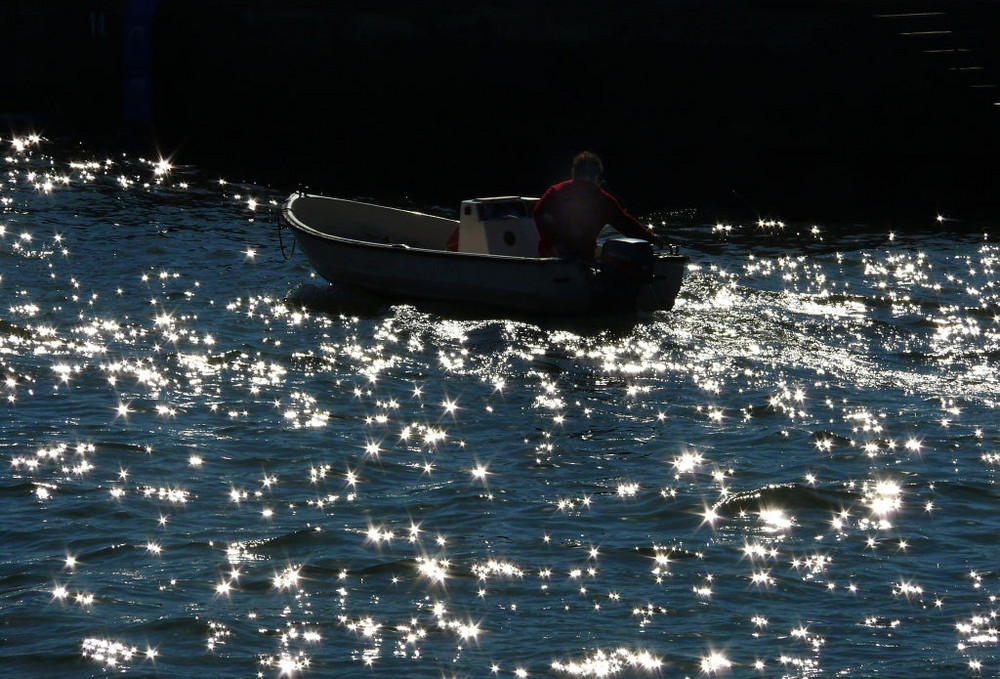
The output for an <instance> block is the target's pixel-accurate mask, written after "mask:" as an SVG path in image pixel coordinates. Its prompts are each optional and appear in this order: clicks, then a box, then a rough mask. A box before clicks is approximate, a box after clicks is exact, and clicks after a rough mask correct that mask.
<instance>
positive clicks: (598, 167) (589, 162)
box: [573, 151, 604, 181]
mask: <svg viewBox="0 0 1000 679" xmlns="http://www.w3.org/2000/svg"><path fill="white" fill-rule="evenodd" d="M602 174H604V163H602V162H601V159H600V158H599V157H598V156H597V154H596V153H593V152H591V151H583V152H582V153H578V154H577V156H576V158H574V159H573V179H593V180H594V181H597V180H598V179H600V178H601V175H602Z"/></svg>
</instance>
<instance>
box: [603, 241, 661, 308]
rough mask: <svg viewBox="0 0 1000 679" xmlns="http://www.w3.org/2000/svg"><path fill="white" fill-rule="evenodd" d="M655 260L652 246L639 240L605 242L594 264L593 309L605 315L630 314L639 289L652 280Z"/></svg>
mask: <svg viewBox="0 0 1000 679" xmlns="http://www.w3.org/2000/svg"><path fill="white" fill-rule="evenodd" d="M655 260H656V255H655V254H654V253H653V246H652V245H651V244H649V243H647V242H646V241H644V240H642V239H640V238H611V239H608V240H606V241H604V244H603V245H602V246H601V254H600V257H599V258H598V260H597V283H598V284H597V286H596V288H595V290H594V307H595V308H596V309H598V310H599V311H602V312H605V313H607V312H610V313H621V312H626V311H633V310H634V309H635V307H636V299H637V297H638V294H639V289H640V288H641V287H642V286H643V285H648V284H649V282H650V281H652V280H653V269H654V265H655Z"/></svg>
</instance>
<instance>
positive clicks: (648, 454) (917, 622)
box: [0, 138, 1000, 677]
mask: <svg viewBox="0 0 1000 679" xmlns="http://www.w3.org/2000/svg"><path fill="white" fill-rule="evenodd" d="M0 147H2V150H3V155H4V156H5V158H6V160H5V165H6V167H5V173H4V175H3V176H2V178H0V200H2V210H3V214H2V218H0V233H2V236H0V372H2V374H0V379H2V385H0V396H2V397H3V399H2V403H3V405H2V406H0V407H2V409H3V413H2V420H0V421H2V424H0V455H2V460H3V462H2V466H0V469H2V474H0V511H2V516H3V517H4V518H3V523H2V526H0V674H2V675H3V676H12V677H20V676H25V677H30V676H60V677H91V676H95V677H96V676H109V675H114V674H118V673H127V674H129V675H131V676H140V677H153V676H176V677H192V676H205V677H209V676H212V677H216V676H218V677H258V676H261V677H278V676H295V677H298V676H305V677H308V676H315V677H333V676H361V677H367V676H383V677H390V676H391V677H397V676H406V677H453V676H454V677H489V676H497V677H538V676H554V677H572V676H585V677H587V676H589V677H601V676H639V677H643V676H664V677H684V676H692V677H694V676H716V675H725V676H734V677H812V676H841V675H842V676H856V677H867V676H883V677H911V676H930V675H935V676H977V675H983V676H993V675H996V674H997V672H998V671H1000V654H998V650H997V643H998V632H997V620H996V616H997V611H998V610H1000V605H998V602H997V600H996V595H997V592H998V589H1000V573H998V570H997V569H998V567H1000V563H998V558H997V549H996V546H995V543H996V540H997V537H998V535H1000V518H998V517H997V508H998V506H1000V492H998V488H997V477H998V474H1000V432H998V427H997V399H998V387H1000V384H998V382H1000V380H998V375H997V362H998V355H1000V354H998V352H1000V324H998V312H1000V304H998V290H997V275H996V269H995V267H996V266H997V264H998V258H1000V248H998V246H997V244H996V241H995V240H994V238H995V234H996V226H997V225H995V224H993V225H990V224H986V225H982V228H979V227H977V228H965V229H963V230H961V231H957V230H954V229H951V230H949V229H948V226H949V225H948V224H947V223H945V225H944V226H943V227H938V228H935V229H924V230H918V229H914V228H912V225H907V224H899V225H896V226H895V227H893V226H865V225H839V226H838V225H826V224H822V223H819V224H816V225H813V224H807V225H782V224H780V223H767V222H765V223H761V224H758V223H755V222H751V221H747V222H745V223H733V224H729V225H715V224H710V223H705V221H706V220H705V218H703V217H702V216H700V215H698V214H690V213H665V214H664V215H654V216H648V217H649V219H650V220H651V221H653V223H654V224H656V225H657V227H656V228H657V229H658V230H660V231H661V232H662V233H665V234H669V236H670V237H671V238H672V239H673V240H675V241H678V242H680V243H681V244H682V246H683V248H684V251H685V252H687V253H688V254H690V255H691V256H692V265H691V268H690V270H689V272H688V276H687V278H686V281H685V285H684V287H683V289H682V291H681V296H680V297H679V300H678V304H677V307H676V308H675V310H674V311H673V312H671V313H656V314H653V315H649V316H642V317H638V318H635V319H630V320H621V319H618V320H615V321H614V322H613V323H601V322H588V321H567V322H559V323H556V322H548V321H545V320H544V319H543V320H538V319H536V320H530V319H528V320H525V319H504V318H492V317H489V316H487V315H477V314H476V312H474V311H473V312H470V311H469V310H467V309H447V308H440V307H437V308H423V307H414V306H410V305H393V304H391V303H388V302H386V301H385V300H379V299H375V298H358V297H356V296H352V295H350V294H349V293H346V292H344V291H334V292H332V293H331V292H330V291H327V290H325V286H324V285H323V284H322V283H321V281H319V280H317V279H315V278H313V277H312V274H311V270H310V268H309V266H308V264H307V263H306V262H305V260H304V259H303V258H302V256H301V255H300V254H296V255H295V256H294V257H293V258H292V259H291V260H290V261H285V260H284V259H283V257H282V255H281V251H280V248H279V246H278V239H277V223H278V205H279V204H280V201H281V200H282V199H283V197H284V196H282V195H280V194H278V193H276V192H274V191H271V190H268V189H266V188H262V187H260V186H254V185H244V184H238V183H232V182H226V181H225V180H220V178H219V177H215V176H209V175H207V174H206V173H202V172H199V171H198V170H197V169H196V168H185V167H174V168H167V167H165V166H158V165H157V164H156V163H155V162H150V161H146V160H143V159H140V158H136V157H130V156H125V155H121V154H112V155H104V154H96V153H94V152H91V151H88V150H87V149H85V148H82V147H69V148H67V147H60V146H55V145H51V144H47V143H44V142H43V143H33V142H31V141H30V140H26V141H16V142H15V141H12V140H11V139H9V138H5V139H3V140H2V142H0ZM525 192H527V193H531V191H530V190H527V189H526V191H525ZM458 198H460V197H457V198H456V201H457V199H458ZM286 236H287V233H286Z"/></svg>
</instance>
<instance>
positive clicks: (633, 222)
mask: <svg viewBox="0 0 1000 679" xmlns="http://www.w3.org/2000/svg"><path fill="white" fill-rule="evenodd" d="M604 195H606V196H607V197H608V200H609V201H611V209H609V211H608V212H609V214H608V224H610V225H611V226H612V227H613V228H614V229H615V230H616V231H618V233H620V234H622V235H623V236H628V237H630V238H641V239H643V240H645V241H649V242H650V243H652V244H653V245H655V246H657V247H660V248H662V247H663V246H664V245H665V243H664V242H663V239H662V238H660V237H659V236H657V235H656V234H655V233H653V232H652V231H651V230H650V229H649V228H648V227H647V226H645V225H643V224H642V223H641V222H640V221H639V220H638V219H636V218H635V217H633V216H632V215H630V214H629V213H628V212H626V211H625V208H623V207H622V206H621V203H619V202H618V199H616V198H615V197H614V196H612V195H611V194H610V193H608V192H607V191H605V192H604Z"/></svg>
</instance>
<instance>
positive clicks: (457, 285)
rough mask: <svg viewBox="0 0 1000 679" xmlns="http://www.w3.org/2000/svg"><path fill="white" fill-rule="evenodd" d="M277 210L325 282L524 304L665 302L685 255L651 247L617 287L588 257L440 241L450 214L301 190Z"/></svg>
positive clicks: (620, 307)
mask: <svg viewBox="0 0 1000 679" xmlns="http://www.w3.org/2000/svg"><path fill="white" fill-rule="evenodd" d="M282 215H283V217H284V219H285V221H286V223H287V224H288V225H289V226H290V227H291V228H292V231H293V232H294V234H295V239H296V242H297V243H298V244H299V247H301V249H302V251H303V253H305V255H306V257H307V258H308V259H309V261H310V263H311V264H312V266H313V268H314V269H315V270H316V272H317V273H318V274H319V275H320V276H322V277H323V278H325V279H326V280H328V281H330V282H333V283H344V284H347V285H352V286H357V287H359V288H362V289H365V290H369V291H373V292H376V293H379V294H383V295H388V296H393V297H403V298H411V299H426V300H438V301H448V302H456V303H463V304H476V305H485V306H491V307H499V308H506V309H513V310H517V311H522V312H527V313H544V314H586V313H591V312H612V313H613V312H628V311H633V310H635V309H636V308H637V307H638V308H641V309H646V310H653V309H670V308H672V307H673V303H674V298H675V297H676V295H677V292H678V290H679V289H680V285H681V279H682V277H683V272H684V265H685V262H686V261H687V257H685V256H682V255H677V254H669V255H668V254H658V255H657V258H656V260H655V262H654V269H655V276H654V277H653V278H652V280H650V281H648V282H647V283H645V284H642V285H640V286H639V287H638V289H637V290H631V291H619V290H615V289H609V285H608V281H607V280H605V279H604V278H603V277H602V276H600V275H599V274H598V273H597V272H596V271H595V268H594V267H593V265H591V264H590V263H586V262H581V261H571V260H564V259H558V258H541V257H510V256H498V255H489V254H473V253H464V252H455V251H451V250H448V249H447V247H448V241H449V238H452V237H453V234H454V232H455V229H456V228H457V226H458V222H457V221H455V220H449V219H444V218H441V217H435V216H432V215H424V214H420V213H416V212H409V211H406V210H397V209H395V208H386V207H381V206H376V205H368V204H366V203H358V202H355V201H347V200H342V199H337V198H326V197H322V196H313V195H303V194H294V195H292V196H291V197H289V199H288V200H287V201H286V202H285V204H284V205H283V207H282Z"/></svg>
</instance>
